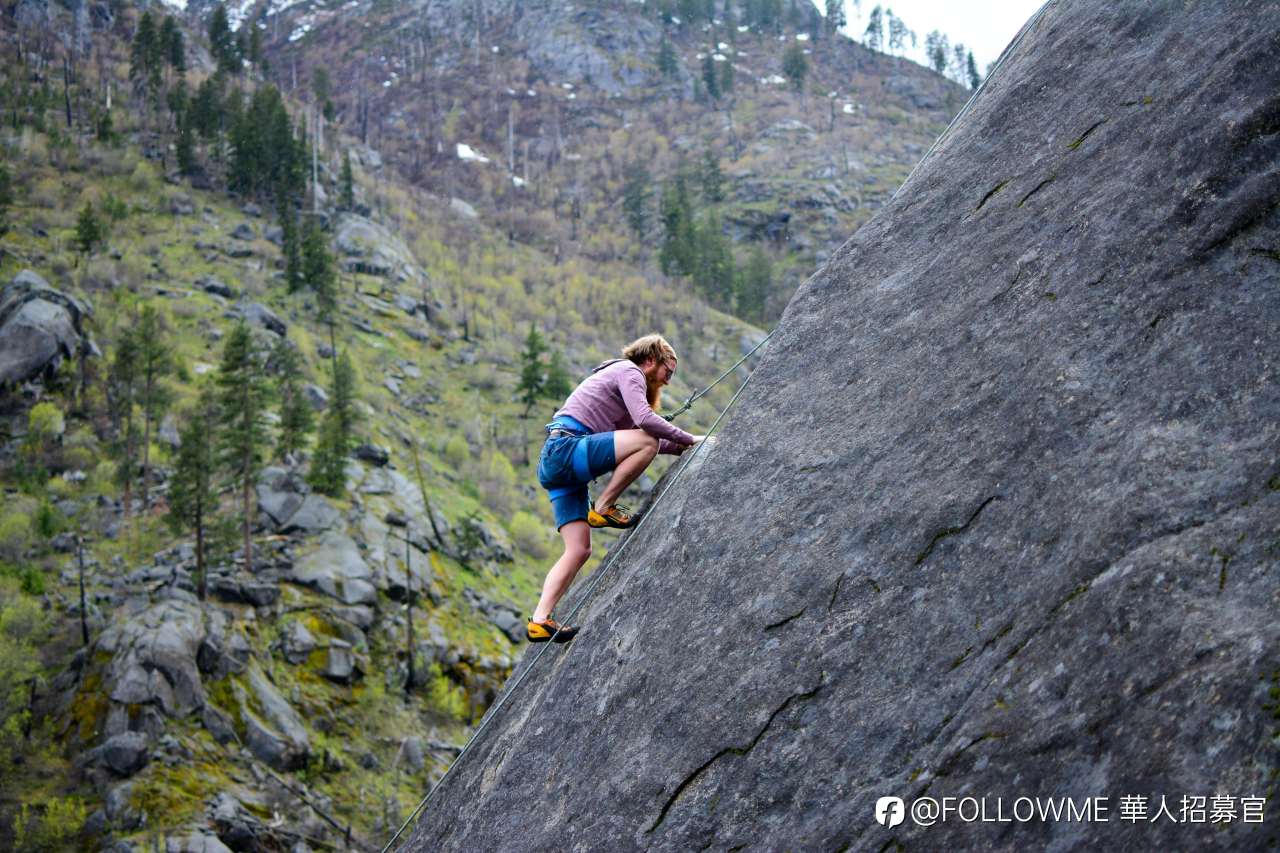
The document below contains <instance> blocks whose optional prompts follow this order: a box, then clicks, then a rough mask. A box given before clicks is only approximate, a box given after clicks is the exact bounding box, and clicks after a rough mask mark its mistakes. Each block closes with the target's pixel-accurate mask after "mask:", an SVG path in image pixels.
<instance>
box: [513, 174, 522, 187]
mask: <svg viewBox="0 0 1280 853" xmlns="http://www.w3.org/2000/svg"><path fill="white" fill-rule="evenodd" d="M511 183H513V184H515V185H516V186H517V187H523V186H524V178H522V177H520V176H519V175H512V176H511Z"/></svg>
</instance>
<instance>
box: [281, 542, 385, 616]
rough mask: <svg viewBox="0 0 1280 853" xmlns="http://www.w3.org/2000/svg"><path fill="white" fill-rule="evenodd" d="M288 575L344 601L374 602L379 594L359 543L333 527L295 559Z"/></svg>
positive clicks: (353, 602)
mask: <svg viewBox="0 0 1280 853" xmlns="http://www.w3.org/2000/svg"><path fill="white" fill-rule="evenodd" d="M290 579H291V580H293V581H294V582H296V583H299V584H302V585H304V586H310V587H314V588H315V589H317V590H319V591H321V592H323V593H324V594H325V595H329V596H332V597H333V598H336V599H338V600H339V601H341V602H342V603H343V604H374V603H375V602H376V601H377V598H378V594H377V591H376V590H375V589H374V586H373V583H372V581H373V570H372V569H370V568H369V564H368V563H366V562H365V561H364V558H363V557H361V555H360V549H359V547H357V546H356V543H355V542H354V541H353V540H352V539H351V537H350V536H347V535H346V534H345V533H339V532H338V531H335V530H330V531H329V532H327V533H325V534H324V536H322V537H321V538H320V542H319V543H318V544H317V546H316V547H315V549H314V550H313V551H311V552H310V553H309V554H307V555H306V556H304V557H303V558H302V559H300V560H299V561H298V564H297V565H296V566H294V568H293V573H292V575H291V576H290Z"/></svg>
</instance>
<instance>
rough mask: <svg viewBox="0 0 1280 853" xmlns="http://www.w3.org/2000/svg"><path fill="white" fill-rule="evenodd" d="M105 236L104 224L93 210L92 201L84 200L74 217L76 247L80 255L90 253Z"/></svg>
mask: <svg viewBox="0 0 1280 853" xmlns="http://www.w3.org/2000/svg"><path fill="white" fill-rule="evenodd" d="M105 238H106V226H105V225H104V224H103V223H102V220H101V219H99V218H98V214H97V213H95V212H94V209H93V202H89V201H86V202H85V203H84V207H83V208H81V209H80V216H79V217H78V218H77V219H76V248H78V249H79V250H80V254H82V255H91V254H93V250H94V249H95V248H97V246H98V244H99V243H101V242H102V241H103V240H104V239H105Z"/></svg>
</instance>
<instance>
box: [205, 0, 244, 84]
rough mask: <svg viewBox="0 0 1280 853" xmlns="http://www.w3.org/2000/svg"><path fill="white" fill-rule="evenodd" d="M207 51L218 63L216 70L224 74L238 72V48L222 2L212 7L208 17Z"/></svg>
mask: <svg viewBox="0 0 1280 853" xmlns="http://www.w3.org/2000/svg"><path fill="white" fill-rule="evenodd" d="M209 53H211V54H213V60H214V62H216V63H217V64H218V70H219V71H222V72H223V73H226V74H239V73H240V67H241V66H240V49H239V47H238V45H237V44H236V37H235V34H234V33H232V32H231V22H230V21H229V20H228V19H227V9H226V6H224V5H223V4H222V3H219V4H218V5H217V6H215V7H214V10H213V15H212V16H211V17H210V18H209Z"/></svg>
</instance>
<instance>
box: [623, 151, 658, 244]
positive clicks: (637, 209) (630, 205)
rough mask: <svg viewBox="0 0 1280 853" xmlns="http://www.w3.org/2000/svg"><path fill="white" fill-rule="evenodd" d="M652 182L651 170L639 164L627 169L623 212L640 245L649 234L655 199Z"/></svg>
mask: <svg viewBox="0 0 1280 853" xmlns="http://www.w3.org/2000/svg"><path fill="white" fill-rule="evenodd" d="M651 180H652V179H651V178H650V176H649V170H648V169H646V168H645V167H644V164H643V163H639V162H637V163H634V164H632V165H631V166H630V168H628V169H627V180H626V183H625V184H624V185H623V188H622V212H623V215H624V216H625V217H626V219H627V225H628V226H629V227H630V228H631V231H632V233H634V234H635V235H636V242H639V243H643V242H644V238H645V235H646V234H647V233H648V232H649V204H650V202H651V200H652V198H653V187H652V183H651Z"/></svg>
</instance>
